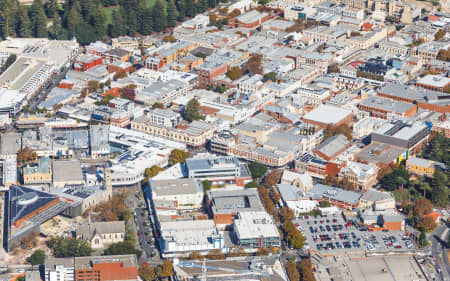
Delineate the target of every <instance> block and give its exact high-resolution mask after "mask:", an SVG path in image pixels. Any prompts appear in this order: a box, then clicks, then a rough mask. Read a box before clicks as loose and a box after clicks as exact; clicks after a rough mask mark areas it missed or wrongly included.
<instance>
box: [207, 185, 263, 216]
mask: <svg viewBox="0 0 450 281" xmlns="http://www.w3.org/2000/svg"><path fill="white" fill-rule="evenodd" d="M208 198H209V200H210V201H211V208H212V210H213V213H214V214H224V213H226V214H229V213H237V212H240V211H264V207H263V205H262V203H261V200H260V199H259V195H258V191H257V190H256V188H253V189H243V190H221V189H217V190H212V191H209V192H208Z"/></svg>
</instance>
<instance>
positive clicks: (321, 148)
mask: <svg viewBox="0 0 450 281" xmlns="http://www.w3.org/2000/svg"><path fill="white" fill-rule="evenodd" d="M350 145H351V143H350V142H349V141H348V140H347V137H345V136H344V135H335V136H332V137H330V138H328V139H326V140H325V141H324V142H322V143H321V144H319V145H318V146H316V147H315V148H314V149H313V151H312V152H313V153H314V154H315V155H316V156H318V157H320V158H322V159H324V160H327V161H329V160H333V159H335V158H336V157H337V156H338V155H339V154H341V153H342V152H344V151H345V150H346V149H347V148H349V147H350Z"/></svg>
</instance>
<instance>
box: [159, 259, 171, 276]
mask: <svg viewBox="0 0 450 281" xmlns="http://www.w3.org/2000/svg"><path fill="white" fill-rule="evenodd" d="M172 276H173V265H172V262H171V261H170V260H164V262H163V264H162V266H161V273H160V274H159V277H172Z"/></svg>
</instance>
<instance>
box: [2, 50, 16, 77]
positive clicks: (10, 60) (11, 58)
mask: <svg viewBox="0 0 450 281" xmlns="http://www.w3.org/2000/svg"><path fill="white" fill-rule="evenodd" d="M16 59H17V56H16V55H15V54H12V55H9V56H8V58H7V59H6V62H5V63H4V64H3V65H2V67H0V74H2V73H3V72H5V71H6V70H7V69H8V68H9V67H10V66H11V65H12V64H13V63H14V62H15V61H16Z"/></svg>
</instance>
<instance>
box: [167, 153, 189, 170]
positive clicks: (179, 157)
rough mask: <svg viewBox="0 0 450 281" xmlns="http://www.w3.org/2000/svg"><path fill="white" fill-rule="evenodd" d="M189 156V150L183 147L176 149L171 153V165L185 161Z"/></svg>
mask: <svg viewBox="0 0 450 281" xmlns="http://www.w3.org/2000/svg"><path fill="white" fill-rule="evenodd" d="M188 157H189V152H186V151H184V150H181V149H174V150H172V152H171V153H170V155H169V165H171V166H172V165H175V164H177V163H184V162H185V161H186V159H187V158H188Z"/></svg>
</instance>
